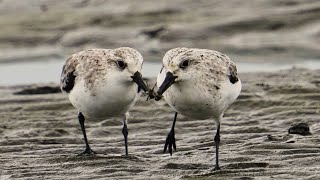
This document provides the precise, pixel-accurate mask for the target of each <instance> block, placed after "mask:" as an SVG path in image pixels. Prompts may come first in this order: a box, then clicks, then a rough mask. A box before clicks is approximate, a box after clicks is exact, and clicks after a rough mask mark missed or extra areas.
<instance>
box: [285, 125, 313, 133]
mask: <svg viewBox="0 0 320 180" xmlns="http://www.w3.org/2000/svg"><path fill="white" fill-rule="evenodd" d="M288 133H289V134H300V135H303V136H305V135H310V134H311V133H310V128H309V126H308V124H307V123H298V124H293V125H292V126H291V127H290V128H289V130H288Z"/></svg>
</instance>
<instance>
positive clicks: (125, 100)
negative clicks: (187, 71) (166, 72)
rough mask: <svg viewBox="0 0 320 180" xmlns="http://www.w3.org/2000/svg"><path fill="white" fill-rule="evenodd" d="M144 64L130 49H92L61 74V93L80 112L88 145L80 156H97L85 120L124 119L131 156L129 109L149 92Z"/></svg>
mask: <svg viewBox="0 0 320 180" xmlns="http://www.w3.org/2000/svg"><path fill="white" fill-rule="evenodd" d="M142 63H143V58H142V56H141V54H140V53H139V52H138V51H136V50H134V49H132V48H128V47H122V48H117V49H89V50H85V51H81V52H78V53H76V54H73V55H72V56H70V57H69V58H68V59H67V61H66V63H65V65H64V66H63V70H62V74H61V90H62V92H64V93H65V94H67V95H68V97H69V100H70V102H71V104H72V105H73V106H74V107H75V108H76V109H78V111H79V114H78V119H79V123H80V127H81V131H82V134H83V137H84V143H85V150H84V151H83V152H82V153H80V154H84V155H88V154H95V152H94V151H93V150H92V149H91V147H90V145H89V142H88V138H87V135H86V130H85V127H84V121H85V119H98V120H103V119H107V118H111V117H121V118H122V120H123V128H122V133H123V136H124V143H125V154H126V155H128V140H127V138H128V128H127V119H128V116H129V114H128V110H129V108H130V107H131V106H133V105H134V103H135V100H136V99H137V97H138V94H139V91H140V90H141V89H142V90H143V91H145V92H147V91H148V87H147V85H146V84H145V82H144V81H143V80H142V75H141V73H140V71H141V68H142Z"/></svg>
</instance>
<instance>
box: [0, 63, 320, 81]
mask: <svg viewBox="0 0 320 180" xmlns="http://www.w3.org/2000/svg"><path fill="white" fill-rule="evenodd" d="M64 62H65V61H61V60H57V59H52V60H47V61H32V62H19V63H2V64H0V77H1V78H0V86H6V85H17V84H19V85H21V84H34V83H59V79H60V73H61V69H62V66H63V64H64ZM236 64H237V68H238V71H239V72H240V73H241V72H272V71H277V70H282V69H289V68H292V67H293V66H294V67H303V68H309V69H320V60H304V61H297V62H283V63H263V62H237V63H236ZM160 69H161V63H156V62H144V64H143V70H142V74H143V76H144V77H149V78H150V77H156V75H157V74H158V72H159V71H160Z"/></svg>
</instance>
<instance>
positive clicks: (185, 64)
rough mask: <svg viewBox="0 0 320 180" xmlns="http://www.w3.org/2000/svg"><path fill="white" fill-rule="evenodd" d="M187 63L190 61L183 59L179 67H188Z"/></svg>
mask: <svg viewBox="0 0 320 180" xmlns="http://www.w3.org/2000/svg"><path fill="white" fill-rule="evenodd" d="M189 64H190V61H189V60H183V61H182V62H181V63H180V65H179V67H180V68H182V69H184V68H186V67H188V66H189Z"/></svg>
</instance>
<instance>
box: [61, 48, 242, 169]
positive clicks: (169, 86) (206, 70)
mask: <svg viewBox="0 0 320 180" xmlns="http://www.w3.org/2000/svg"><path fill="white" fill-rule="evenodd" d="M162 63H163V67H162V69H161V70H160V73H159V74H158V78H157V86H158V87H159V88H158V90H157V91H154V89H153V88H152V89H149V88H148V86H147V85H146V84H145V82H144V81H143V79H142V75H141V73H140V71H141V68H142V64H143V58H142V56H141V54H140V53H139V52H138V51H136V50H134V49H132V48H129V47H121V48H117V49H90V50H85V51H81V52H78V53H76V54H73V55H72V56H71V57H69V58H68V59H67V61H66V63H65V65H64V66H63V70H62V74H61V90H62V91H63V92H64V93H67V94H68V96H69V100H70V102H71V103H72V105H73V106H74V107H75V108H76V109H77V110H79V114H78V119H79V123H80V126H81V130H82V133H83V136H84V142H85V145H86V148H85V150H84V151H83V152H82V153H81V154H83V155H86V154H95V152H94V151H93V150H92V149H91V148H90V146H89V143H88V139H87V136H86V131H85V127H84V122H85V119H86V118H88V119H90V118H93V119H106V118H110V117H119V116H121V117H123V129H122V133H123V136H124V142H125V152H126V155H128V143H127V136H128V130H127V118H128V110H129V109H130V107H131V106H133V105H134V103H135V101H136V100H137V98H138V97H139V96H138V94H139V92H140V91H141V90H143V91H145V92H146V93H148V95H149V99H155V100H160V99H161V98H162V97H164V99H165V100H166V102H167V103H168V104H169V105H170V106H171V107H172V109H173V110H174V111H175V113H174V120H173V124H172V127H171V130H170V132H169V133H168V136H167V138H166V142H165V147H164V152H166V151H167V149H168V150H169V153H170V154H171V155H172V149H175V150H176V143H175V133H174V127H175V123H176V119H177V115H178V113H179V114H182V115H184V116H188V117H191V118H193V119H209V118H212V119H214V120H215V122H216V124H217V131H216V135H215V137H214V141H215V147H216V158H215V170H218V169H220V167H219V143H220V122H221V120H222V116H223V113H224V111H225V110H226V109H227V108H228V107H229V106H230V105H231V104H232V103H233V102H234V101H235V100H236V98H237V97H238V96H239V94H240V91H241V82H240V79H239V78H238V76H237V68H236V65H235V64H234V63H233V62H232V61H231V60H230V58H229V57H228V56H226V55H224V54H222V53H220V52H217V51H213V50H207V49H190V48H175V49H172V50H169V51H168V52H167V53H166V54H165V56H164V57H163V62H162Z"/></svg>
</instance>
